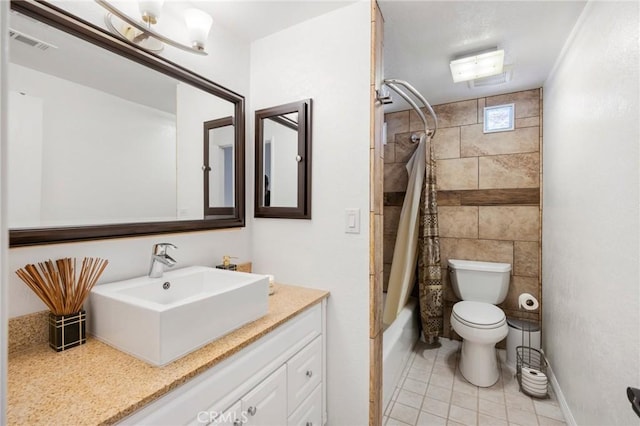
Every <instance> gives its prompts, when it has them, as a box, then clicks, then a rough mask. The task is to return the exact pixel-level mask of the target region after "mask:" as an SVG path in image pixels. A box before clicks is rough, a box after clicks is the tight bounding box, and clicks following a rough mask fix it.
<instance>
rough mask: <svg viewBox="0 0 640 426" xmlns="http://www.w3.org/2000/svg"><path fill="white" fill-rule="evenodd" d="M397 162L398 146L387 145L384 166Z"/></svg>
mask: <svg viewBox="0 0 640 426" xmlns="http://www.w3.org/2000/svg"><path fill="white" fill-rule="evenodd" d="M395 162H396V144H395V142H393V143H391V142H390V143H387V144H386V145H385V146H384V164H387V163H395Z"/></svg>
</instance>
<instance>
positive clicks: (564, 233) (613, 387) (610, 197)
mask: <svg viewBox="0 0 640 426" xmlns="http://www.w3.org/2000/svg"><path fill="white" fill-rule="evenodd" d="M573 36H574V37H573V39H572V41H570V42H569V44H568V45H567V46H566V47H565V51H564V55H563V56H562V57H561V58H560V60H559V63H558V64H557V66H556V69H555V71H554V72H553V73H552V75H551V76H550V78H549V79H548V80H547V82H546V83H545V85H544V157H543V164H544V214H543V248H542V253H543V263H542V265H543V278H542V283H543V300H544V303H543V305H544V307H545V308H544V313H543V315H544V316H543V325H544V330H543V334H544V337H543V338H544V348H545V352H546V354H547V356H548V358H549V361H550V364H551V367H552V369H553V371H554V373H555V375H556V377H557V379H558V382H559V384H560V388H561V390H562V393H563V394H564V397H565V398H566V401H567V403H568V407H569V408H570V410H571V413H572V414H573V417H574V419H575V422H576V423H577V424H580V425H603V424H607V425H614V424H615V425H630V424H638V418H637V416H636V415H635V414H634V413H633V411H632V410H631V407H630V405H629V403H628V401H627V397H626V393H625V389H626V387H627V386H634V387H640V368H639V367H638V365H639V364H638V361H639V358H638V354H639V353H640V336H639V332H638V326H639V324H640V301H639V298H640V292H639V285H638V283H639V280H640V272H639V270H638V268H639V251H638V244H639V232H640V227H639V217H640V212H639V197H638V195H639V189H640V185H639V175H638V173H639V172H638V169H639V168H638V164H639V163H638V161H639V150H638V141H639V138H640V132H639V128H638V117H639V114H640V111H639V107H638V104H639V101H638V96H639V93H640V92H639V90H640V87H639V80H640V75H639V72H638V61H639V57H638V3H637V2H591V3H589V4H588V5H587V7H586V8H585V10H584V12H583V15H582V16H581V19H580V20H579V23H578V24H577V27H576V28H575V29H574V34H573Z"/></svg>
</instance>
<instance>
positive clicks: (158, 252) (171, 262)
mask: <svg viewBox="0 0 640 426" xmlns="http://www.w3.org/2000/svg"><path fill="white" fill-rule="evenodd" d="M168 248H173V249H177V248H178V247H176V246H174V245H173V244H171V243H158V244H154V245H153V250H152V251H151V266H149V277H150V278H160V277H161V276H162V274H163V273H164V267H165V266H167V267H169V268H171V267H173V266H175V264H176V263H177V262H176V260H175V259H174V258H172V257H171V256H169V255H168V254H167V249H168Z"/></svg>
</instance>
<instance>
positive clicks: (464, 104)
mask: <svg viewBox="0 0 640 426" xmlns="http://www.w3.org/2000/svg"><path fill="white" fill-rule="evenodd" d="M433 110H434V112H435V113H436V115H437V116H438V128H445V127H454V126H464V125H467V124H476V123H477V122H478V101H477V100H476V99H471V100H468V101H461V102H452V103H448V104H441V105H435V106H434V107H433ZM412 124H413V122H412Z"/></svg>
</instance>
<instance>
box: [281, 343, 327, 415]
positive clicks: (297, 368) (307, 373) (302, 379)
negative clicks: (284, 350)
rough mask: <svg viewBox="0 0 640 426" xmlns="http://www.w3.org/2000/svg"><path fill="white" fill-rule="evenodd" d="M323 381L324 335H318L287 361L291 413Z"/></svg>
mask: <svg viewBox="0 0 640 426" xmlns="http://www.w3.org/2000/svg"><path fill="white" fill-rule="evenodd" d="M321 381H322V336H318V337H316V339H315V340H313V341H312V342H311V343H309V344H308V345H307V346H305V347H304V348H303V349H302V350H300V352H298V353H297V354H296V355H294V356H293V357H292V358H291V359H290V360H289V362H287V390H288V402H289V404H288V406H289V414H291V413H292V412H293V411H294V410H295V409H296V408H297V407H298V406H299V405H300V403H301V402H302V401H304V400H305V398H306V397H307V396H309V394H310V393H311V391H312V390H313V389H314V388H315V387H316V386H317V385H318V383H320V382H321Z"/></svg>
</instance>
